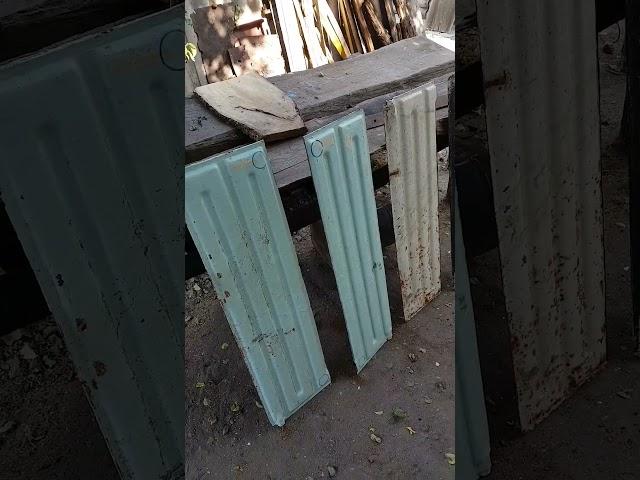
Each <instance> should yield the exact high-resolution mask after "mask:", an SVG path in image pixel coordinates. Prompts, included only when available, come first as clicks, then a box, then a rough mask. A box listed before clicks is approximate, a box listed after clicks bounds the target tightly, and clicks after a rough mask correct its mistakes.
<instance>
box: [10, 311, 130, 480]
mask: <svg viewBox="0 0 640 480" xmlns="http://www.w3.org/2000/svg"><path fill="white" fill-rule="evenodd" d="M0 385H2V388H0V480H33V479H44V478H46V479H51V480H70V479H85V478H99V479H104V480H117V479H119V478H120V477H119V476H118V473H117V471H116V469H115V466H114V464H113V460H112V459H111V455H110V454H109V451H108V449H107V446H106V443H105V441H104V438H103V437H102V434H101V433H100V429H99V428H98V424H97V423H96V420H95V418H94V416H93V412H92V411H91V407H90V406H89V402H88V401H87V399H86V397H85V395H84V392H83V390H82V385H81V384H80V381H79V380H78V379H77V378H76V374H75V370H74V368H73V364H72V363H71V360H70V359H69V357H68V353H67V350H66V349H65V347H64V343H63V341H62V337H61V335H60V331H59V330H58V327H57V326H56V324H55V322H54V321H53V319H51V318H48V319H45V320H42V321H40V322H37V323H34V324H32V325H30V326H28V327H26V328H23V329H19V330H14V331H13V332H11V333H10V334H8V335H5V336H3V337H1V338H0ZM96 472H100V473H99V474H97V473H96Z"/></svg>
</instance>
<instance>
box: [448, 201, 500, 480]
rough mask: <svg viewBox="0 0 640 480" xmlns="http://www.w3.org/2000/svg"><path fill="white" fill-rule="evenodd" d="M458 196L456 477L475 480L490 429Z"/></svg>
mask: <svg viewBox="0 0 640 480" xmlns="http://www.w3.org/2000/svg"><path fill="white" fill-rule="evenodd" d="M457 197H458V195H457V192H456V193H455V194H454V201H455V228H454V237H455V238H454V242H455V243H454V245H455V283H456V310H455V319H456V478H457V479H460V480H476V479H477V478H479V477H481V476H485V475H488V474H489V472H490V470H491V457H490V441H489V426H488V423H487V411H486V408H485V404H484V392H483V387H482V374H481V372H480V358H479V355H478V341H477V337H476V324H475V319H474V316H473V303H472V299H471V289H470V286H469V273H468V271H467V258H466V255H465V250H464V241H463V238H464V237H463V232H462V224H461V223H460V213H459V207H458V199H457Z"/></svg>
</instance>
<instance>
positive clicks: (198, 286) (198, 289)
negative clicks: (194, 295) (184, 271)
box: [193, 283, 202, 292]
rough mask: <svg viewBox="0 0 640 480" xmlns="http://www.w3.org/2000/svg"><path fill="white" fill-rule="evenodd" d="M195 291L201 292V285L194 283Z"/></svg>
mask: <svg viewBox="0 0 640 480" xmlns="http://www.w3.org/2000/svg"><path fill="white" fill-rule="evenodd" d="M193 290H194V291H196V292H199V291H201V290H202V288H200V285H198V284H197V283H194V284H193Z"/></svg>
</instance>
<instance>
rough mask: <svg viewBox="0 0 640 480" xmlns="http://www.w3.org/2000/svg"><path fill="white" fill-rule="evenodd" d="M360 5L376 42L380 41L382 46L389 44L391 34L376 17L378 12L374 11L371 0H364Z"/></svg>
mask: <svg viewBox="0 0 640 480" xmlns="http://www.w3.org/2000/svg"><path fill="white" fill-rule="evenodd" d="M362 6H363V9H364V17H365V19H366V20H367V23H368V24H369V25H371V28H372V29H373V33H374V35H375V37H376V39H377V40H378V43H380V44H381V45H382V46H386V45H389V44H390V43H391V36H390V35H389V32H387V30H386V29H385V28H384V26H383V25H382V22H381V21H380V19H379V18H378V14H377V13H376V9H375V7H374V6H373V2H372V1H371V0H364V2H363V4H362Z"/></svg>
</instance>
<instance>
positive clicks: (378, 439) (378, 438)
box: [369, 433, 382, 444]
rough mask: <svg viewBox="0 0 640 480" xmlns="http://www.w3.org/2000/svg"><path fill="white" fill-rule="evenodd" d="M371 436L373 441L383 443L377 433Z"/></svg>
mask: <svg viewBox="0 0 640 480" xmlns="http://www.w3.org/2000/svg"><path fill="white" fill-rule="evenodd" d="M369 438H370V439H371V441H373V442H375V443H378V444H380V443H382V439H381V438H380V437H379V436H377V435H376V434H375V433H371V434H369Z"/></svg>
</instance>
